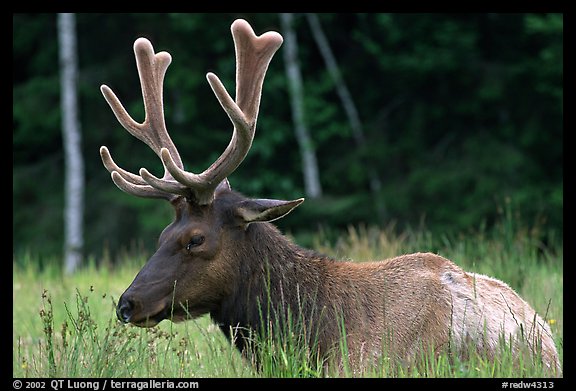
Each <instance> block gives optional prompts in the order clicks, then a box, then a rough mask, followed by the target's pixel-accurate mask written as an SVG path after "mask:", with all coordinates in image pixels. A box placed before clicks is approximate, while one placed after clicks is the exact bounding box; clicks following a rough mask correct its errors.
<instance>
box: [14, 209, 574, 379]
mask: <svg viewBox="0 0 576 391" xmlns="http://www.w3.org/2000/svg"><path fill="white" fill-rule="evenodd" d="M512 220H513V219H504V223H502V224H500V225H498V226H497V227H496V228H495V229H494V230H492V231H490V232H485V231H483V230H480V232H475V233H470V234H466V235H461V236H459V237H456V238H446V237H440V238H436V237H434V236H433V235H431V234H430V233H428V232H425V231H414V232H412V231H407V232H404V233H403V234H400V235H397V234H394V231H393V229H384V230H382V229H373V228H366V227H357V228H350V230H349V231H348V233H347V234H344V235H341V236H340V237H339V238H338V240H337V241H336V242H335V243H328V241H327V240H325V239H323V235H317V237H316V240H315V243H316V244H315V247H316V249H318V250H319V251H322V252H324V253H327V254H329V255H332V256H335V257H338V258H342V259H355V260H358V261H367V260H376V259H385V258H388V257H392V256H396V255H400V254H405V253H409V252H414V251H432V252H436V253H439V254H440V255H442V256H445V257H447V258H449V259H451V260H453V261H454V262H455V263H457V264H458V265H460V266H461V267H463V268H464V269H465V270H467V271H474V272H479V273H483V274H487V275H490V276H493V277H496V278H498V279H501V280H503V281H505V282H507V283H508V284H509V285H510V286H511V287H512V288H513V289H515V290H516V291H517V292H518V293H519V294H520V295H521V296H522V297H523V298H525V299H526V300H527V301H528V302H529V303H530V304H531V305H532V306H533V307H534V308H535V309H536V311H537V312H538V313H539V314H540V315H542V316H543V317H545V318H546V320H547V321H548V322H549V324H550V326H551V328H552V332H553V333H554V337H555V340H556V344H557V349H558V352H559V354H560V359H561V362H562V355H563V275H562V262H563V252H562V245H561V243H552V244H549V245H548V246H544V245H543V244H542V243H540V242H539V240H538V238H539V237H540V236H541V235H540V232H538V231H537V229H534V228H531V229H524V228H521V227H515V226H514V225H513V224H512ZM128 258H129V259H128ZM145 259H146V256H145V255H136V256H132V257H127V259H126V260H125V261H124V262H122V263H120V266H118V267H114V268H111V267H110V266H105V267H100V268H97V267H95V266H93V262H92V265H89V266H87V267H85V268H83V269H82V270H80V271H79V272H78V273H76V274H74V275H72V276H62V274H61V273H60V270H59V268H56V267H49V266H48V267H44V268H42V269H40V268H39V267H38V266H37V262H35V260H34V259H33V258H32V257H24V258H23V259H18V260H14V264H15V267H14V271H13V304H14V306H13V338H12V339H13V376H14V377H49V376H55V377H321V376H364V377H541V376H546V373H545V372H544V371H543V369H542V368H541V367H540V366H539V365H538V362H537V361H536V362H534V360H530V359H529V357H528V356H529V355H530V354H529V353H530V352H529V353H528V354H527V355H526V356H522V357H521V358H520V359H519V360H516V361H514V360H513V357H512V356H511V354H509V353H508V354H506V351H507V348H508V347H507V346H506V345H505V344H502V352H503V354H502V355H501V357H500V358H499V359H498V360H494V361H489V360H486V359H485V358H484V357H481V356H479V355H477V354H475V353H473V352H471V353H470V357H469V358H467V359H466V360H460V359H459V358H458V357H451V356H449V355H447V354H445V355H440V356H439V357H436V356H434V354H428V353H426V352H424V353H422V355H421V357H418V358H417V359H416V362H415V364H414V365H412V366H410V367H403V366H397V365H394V364H393V363H391V362H390V361H389V360H388V359H387V357H386V356H385V355H383V358H382V361H381V362H380V363H379V364H378V365H376V366H374V367H371V368H367V369H366V370H364V371H363V372H362V373H353V372H352V371H351V369H350V368H349V367H347V366H346V365H343V367H342V368H340V369H339V370H338V371H336V370H334V369H328V370H326V369H323V363H322V361H321V360H320V359H319V358H318V357H315V356H314V355H313V354H311V350H310V349H309V348H307V347H304V346H302V344H299V343H298V338H290V336H294V335H297V334H298V333H297V332H294V331H290V332H288V333H287V334H286V335H284V336H281V337H279V336H278V335H268V336H265V337H263V338H261V339H259V340H257V341H256V343H257V344H258V345H259V347H260V348H261V350H262V352H263V354H262V359H261V362H260V364H259V365H260V369H259V370H256V368H255V365H253V364H252V361H253V360H252V359H251V358H250V357H248V358H245V357H241V355H240V354H239V353H238V352H237V351H236V349H235V348H234V347H233V346H231V345H230V344H229V342H228V340H227V339H226V338H225V336H224V335H223V334H222V333H221V331H220V330H219V328H218V327H217V326H215V325H214V324H212V323H211V321H210V319H209V318H208V317H207V316H204V317H201V318H199V319H196V320H193V321H187V322H183V323H179V324H173V323H171V322H168V321H164V322H161V323H160V324H159V325H158V326H157V327H155V328H149V329H143V328H137V327H134V326H131V325H124V324H121V323H120V322H118V321H117V320H116V316H115V305H116V301H117V299H118V297H119V296H120V295H121V294H122V292H123V291H124V290H125V289H126V287H127V286H128V285H129V283H130V282H131V281H132V279H133V278H134V276H135V274H136V272H137V271H138V269H139V268H140V267H141V265H142V264H143V263H144V262H145ZM48 264H49V263H48ZM287 336H288V337H287ZM341 351H342V352H345V351H346V346H345V343H342V344H341ZM508 352H509V349H508ZM340 354H343V353H340ZM343 355H344V354H343Z"/></svg>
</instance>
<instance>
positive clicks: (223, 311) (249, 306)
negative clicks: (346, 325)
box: [210, 223, 334, 351]
mask: <svg viewBox="0 0 576 391" xmlns="http://www.w3.org/2000/svg"><path fill="white" fill-rule="evenodd" d="M245 235H246V238H245V240H243V241H241V242H239V243H241V245H240V246H239V247H237V248H235V250H234V252H233V253H232V254H230V255H229V256H230V258H232V259H230V260H229V262H230V263H231V264H233V265H234V266H235V280H234V282H233V286H232V287H231V294H230V295H229V296H227V298H225V299H224V300H223V301H222V303H221V305H220V306H219V307H218V308H216V309H215V310H213V311H212V312H211V313H210V315H211V317H212V319H213V320H214V321H215V322H216V323H217V324H218V325H219V326H220V328H221V330H222V331H223V332H224V334H225V335H226V336H227V337H228V338H231V339H233V340H234V342H235V343H236V345H237V347H238V348H239V349H240V350H241V351H242V350H244V348H245V344H246V341H245V338H240V337H246V336H248V334H249V333H251V332H256V333H260V332H262V330H268V327H269V326H273V327H280V328H285V327H286V326H287V322H289V321H290V322H292V323H300V324H306V325H307V326H306V327H312V326H314V325H316V326H319V325H320V323H321V322H322V323H324V322H323V321H322V319H324V318H325V312H326V311H327V308H326V303H328V298H327V297H326V290H325V289H324V286H325V284H326V283H327V282H329V281H330V278H329V276H328V274H329V270H330V264H332V263H333V262H334V260H332V259H329V258H327V257H325V256H323V255H320V254H317V253H315V252H314V251H311V250H308V249H304V248H302V247H299V246H298V245H296V244H295V243H293V242H291V241H290V240H289V239H288V238H286V237H285V236H283V235H282V234H281V233H280V232H279V231H278V229H277V228H276V227H275V226H274V225H273V224H271V223H255V224H250V225H249V226H248V227H247V228H246V230H245ZM328 311H329V310H328Z"/></svg>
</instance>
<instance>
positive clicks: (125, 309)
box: [116, 297, 134, 323]
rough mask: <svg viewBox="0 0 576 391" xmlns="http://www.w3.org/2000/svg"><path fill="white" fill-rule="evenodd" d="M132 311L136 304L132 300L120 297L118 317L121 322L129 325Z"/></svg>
mask: <svg viewBox="0 0 576 391" xmlns="http://www.w3.org/2000/svg"><path fill="white" fill-rule="evenodd" d="M132 309H134V303H133V302H132V300H130V299H126V298H124V297H120V301H119V302H118V306H117V307H116V316H117V317H118V319H119V320H120V321H122V322H124V323H128V322H130V317H131V316H132Z"/></svg>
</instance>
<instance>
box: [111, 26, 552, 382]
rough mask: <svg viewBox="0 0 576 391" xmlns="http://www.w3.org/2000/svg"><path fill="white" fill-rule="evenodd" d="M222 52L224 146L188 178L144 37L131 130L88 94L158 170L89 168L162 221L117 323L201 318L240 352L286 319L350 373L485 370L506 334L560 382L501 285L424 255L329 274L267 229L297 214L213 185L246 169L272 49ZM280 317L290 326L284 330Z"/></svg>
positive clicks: (539, 329) (162, 61) (236, 34)
mask: <svg viewBox="0 0 576 391" xmlns="http://www.w3.org/2000/svg"><path fill="white" fill-rule="evenodd" d="M231 31H232V36H233V41H234V46H235V53H236V97H235V99H232V98H231V96H230V95H229V94H228V92H227V91H226V89H225V87H224V86H223V84H222V82H221V81H220V79H219V78H218V77H217V76H216V75H215V74H213V73H208V74H207V75H206V77H207V80H208V83H209V84H210V86H211V88H212V90H213V92H214V94H215V95H216V97H217V99H218V101H219V103H220V105H221V106H222V108H223V109H224V111H225V112H226V114H227V115H228V117H229V119H230V121H231V122H232V124H233V132H232V137H231V140H230V142H229V144H228V146H227V147H226V149H225V150H224V152H223V153H222V154H221V155H220V157H218V159H216V161H215V162H214V163H213V164H212V165H211V166H210V167H208V168H207V169H206V170H205V171H203V172H202V173H200V174H195V173H192V172H189V171H186V170H185V169H184V165H183V163H182V159H181V157H180V154H179V153H178V151H177V149H176V147H175V145H174V143H173V142H172V140H171V139H170V136H169V134H168V131H167V129H166V126H165V122H164V111H163V110H164V109H163V81H164V75H165V73H166V70H167V68H168V66H169V65H170V63H171V56H170V54H168V53H166V52H159V53H155V52H154V49H153V47H152V44H151V43H150V42H149V41H148V40H147V39H144V38H139V39H137V40H136V41H135V43H134V53H135V57H136V63H137V69H138V74H139V77H140V84H141V89H142V95H143V100H144V107H145V119H144V122H142V123H138V122H136V121H134V120H133V119H132V117H131V116H130V115H129V114H128V113H127V111H126V110H125V109H124V107H123V106H122V104H121V102H120V100H119V99H118V98H117V97H116V95H115V94H114V93H113V92H112V90H111V89H110V88H108V87H107V86H106V85H102V87H101V91H102V93H103V95H104V97H105V99H106V101H107V102H108V104H109V105H110V107H111V109H112V111H113V113H114V114H115V116H116V118H117V119H118V121H119V122H120V124H121V125H122V126H123V127H124V128H125V129H126V130H127V131H128V132H129V133H130V134H132V135H133V136H135V137H136V138H138V139H140V140H141V141H143V142H144V143H146V144H147V145H148V146H149V147H150V148H151V149H152V150H153V151H154V152H155V153H156V155H158V157H159V158H160V159H161V161H162V164H163V167H164V175H163V176H162V178H158V177H156V176H154V175H153V174H151V173H150V172H149V171H148V170H147V169H145V168H141V169H140V171H139V175H137V174H133V173H130V172H128V171H126V170H124V169H122V168H120V167H119V166H118V165H117V164H116V163H115V162H114V160H113V159H112V157H111V155H110V152H109V151H108V148H107V147H105V146H102V147H101V148H100V155H101V158H102V161H103V163H104V166H105V167H106V169H107V170H108V171H109V172H110V174H111V177H112V181H113V182H114V183H115V184H116V186H118V187H119V188H120V189H121V190H123V191H125V192H126V193H129V194H132V195H135V196H140V197H148V198H161V199H164V200H167V201H168V202H170V204H171V205H172V207H173V208H174V211H175V219H174V221H173V222H172V223H170V224H169V225H168V226H167V227H166V228H165V229H164V230H163V231H162V233H161V235H160V237H159V240H158V248H157V251H156V252H155V253H154V254H153V255H152V256H151V258H150V259H149V260H148V261H147V263H146V264H145V265H144V267H143V268H142V269H141V270H140V272H139V273H138V274H137V275H136V277H135V278H134V280H133V282H132V283H131V284H130V286H129V287H128V288H127V290H126V291H125V292H124V293H123V294H122V295H121V296H120V298H119V300H118V303H117V308H116V314H117V317H118V318H119V320H120V321H122V322H124V323H131V324H134V325H136V326H141V327H152V326H155V325H156V324H158V323H159V322H160V321H162V320H164V319H169V320H171V321H173V322H178V321H183V320H186V319H193V318H196V317H199V316H201V315H204V314H209V315H210V317H211V319H212V320H213V321H214V322H215V323H216V324H217V325H218V326H219V327H220V329H221V330H222V331H223V332H224V333H225V334H226V336H227V337H228V338H229V339H230V340H231V342H233V343H234V344H235V345H236V346H237V347H238V349H239V350H240V351H242V352H245V351H247V350H249V349H250V348H251V346H252V344H251V341H252V340H253V338H252V336H254V335H261V334H262V333H265V332H267V331H268V332H270V329H271V328H274V327H278V325H279V326H280V327H282V326H286V323H287V322H289V321H290V319H296V318H297V319H300V320H301V324H302V325H303V327H304V328H305V330H304V332H306V333H307V337H306V338H305V342H306V343H308V344H310V345H311V346H312V349H314V350H315V351H317V352H318V354H320V355H321V356H322V357H330V354H332V353H333V352H334V351H335V350H337V349H338V346H339V344H340V343H341V338H345V341H346V344H347V351H348V357H349V359H350V361H351V362H352V363H354V365H355V366H356V367H362V365H364V364H365V363H368V362H373V360H374V359H376V358H378V357H381V355H382V354H386V355H387V356H388V357H391V358H393V359H398V360H400V361H403V362H410V360H411V359H413V358H414V357H415V356H416V355H417V354H419V352H421V351H422V349H433V351H434V352H440V351H443V350H446V349H450V350H451V351H452V352H455V353H456V354H460V355H465V354H466V352H467V351H468V350H467V349H468V347H469V346H470V344H472V346H474V347H475V349H477V351H479V352H482V354H486V355H487V356H488V357H491V358H493V357H495V356H496V354H497V352H498V346H499V343H500V342H501V340H500V338H504V339H505V340H506V341H507V342H508V343H509V346H512V347H513V350H514V354H518V351H519V349H520V347H519V343H518V340H519V339H520V335H522V336H523V340H525V342H526V343H528V344H529V345H530V346H531V347H532V348H533V349H534V350H538V351H540V352H541V359H542V362H543V365H544V366H545V367H546V368H548V369H549V370H550V372H551V373H553V374H557V375H558V374H560V373H561V368H560V362H559V359H558V354H557V352H556V348H555V344H554V340H553V338H552V334H551V331H550V327H549V326H548V324H547V323H546V322H545V320H544V319H542V318H541V317H540V316H539V315H538V314H537V313H536V312H535V311H534V310H533V309H532V308H531V307H530V305H529V304H528V303H526V302H525V301H524V300H523V299H522V298H520V296H519V295H518V294H516V293H515V292H514V291H513V290H512V289H511V288H510V287H509V286H508V285H506V284H505V283H504V282H502V281H499V280H496V279H494V278H490V277H487V276H484V275H480V274H475V273H468V272H465V271H463V270H462V269H461V268H460V267H458V266H457V265H456V264H454V263H453V262H451V261H450V260H448V259H445V258H443V257H441V256H439V255H435V254H432V253H415V254H409V255H402V256H398V257H395V258H392V259H388V260H383V261H377V262H351V261H338V260H334V259H330V258H328V257H326V256H323V255H320V254H318V253H316V252H314V251H311V250H307V249H304V248H301V247H299V246H298V245H297V244H295V243H293V242H292V241H291V240H289V239H288V238H287V237H285V236H283V235H282V234H281V233H280V231H279V230H278V229H277V228H276V227H275V226H274V225H273V224H272V223H271V222H272V221H274V220H276V219H279V218H281V217H283V216H285V215H286V214H288V213H290V212H291V211H292V210H293V209H294V208H296V207H297V206H298V205H300V204H301V203H302V202H303V201H304V199H303V198H300V199H296V200H291V201H284V200H274V199H257V198H248V197H246V196H244V195H242V194H240V193H238V192H235V191H233V190H232V189H231V187H230V184H229V182H228V179H227V177H228V176H229V175H230V174H232V173H233V172H234V171H235V170H236V169H237V167H238V166H239V165H240V163H241V162H242V161H243V159H244V158H245V157H246V155H247V153H248V151H249V150H250V147H251V145H252V141H253V138H254V133H255V130H256V120H257V117H258V111H259V105H260V98H261V94H262V85H263V81H264V77H265V73H266V71H267V69H268V65H269V63H270V61H271V59H272V56H273V55H274V53H275V52H276V51H277V49H278V48H279V47H280V46H281V44H282V41H283V39H282V36H281V35H280V34H279V33H276V32H266V33H264V34H262V35H260V36H256V35H255V33H254V31H253V30H252V28H251V26H250V25H249V24H248V22H246V21H245V20H241V19H240V20H236V21H234V23H233V24H232V26H231ZM291 314H292V315H293V316H292V318H291Z"/></svg>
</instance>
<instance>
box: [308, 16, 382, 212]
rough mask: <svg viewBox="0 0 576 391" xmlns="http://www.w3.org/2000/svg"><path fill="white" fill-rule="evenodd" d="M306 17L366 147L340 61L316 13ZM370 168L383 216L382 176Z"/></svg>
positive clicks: (352, 124) (358, 141)
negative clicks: (335, 55)
mask: <svg viewBox="0 0 576 391" xmlns="http://www.w3.org/2000/svg"><path fill="white" fill-rule="evenodd" d="M306 19H307V20H308V24H309V25H310V29H311V30H312V36H313V38H314V40H315V41H316V45H317V46H318V49H319V50H320V54H321V55H322V58H323V59H324V63H325V64H326V68H327V69H328V73H329V74H330V76H331V77H332V80H333V81H334V85H335V86H336V92H337V93H338V96H339V97H340V101H341V102H342V106H343V107H344V111H345V113H346V116H347V117H348V122H349V123H350V128H351V130H352V137H353V138H354V141H355V142H356V145H357V146H358V147H360V148H364V147H365V146H366V137H365V136H364V130H363V127H362V122H361V121H360V117H359V116H358V110H356V105H355V104H354V100H353V99H352V95H350V91H349V90H348V87H347V86H346V82H345V81H344V78H343V77H342V74H341V73H340V68H339V67H338V63H337V62H336V58H335V57H334V54H333V53H332V49H331V48H330V44H329V43H328V39H326V35H325V34H324V31H323V30H322V26H321V25H320V21H319V20H318V16H317V15H316V14H306ZM366 167H367V170H368V177H369V180H370V190H371V191H372V194H373V196H374V201H375V204H376V210H377V212H378V215H379V216H380V217H381V218H383V217H384V214H385V208H384V201H383V200H382V197H381V195H380V193H381V189H382V183H381V181H380V177H379V176H378V173H377V172H376V170H375V169H374V168H373V167H372V166H371V165H370V164H369V163H368V162H367V164H366Z"/></svg>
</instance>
